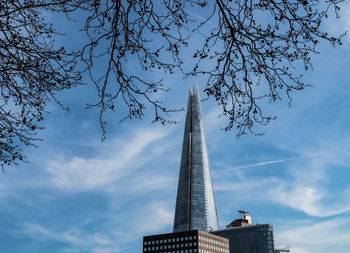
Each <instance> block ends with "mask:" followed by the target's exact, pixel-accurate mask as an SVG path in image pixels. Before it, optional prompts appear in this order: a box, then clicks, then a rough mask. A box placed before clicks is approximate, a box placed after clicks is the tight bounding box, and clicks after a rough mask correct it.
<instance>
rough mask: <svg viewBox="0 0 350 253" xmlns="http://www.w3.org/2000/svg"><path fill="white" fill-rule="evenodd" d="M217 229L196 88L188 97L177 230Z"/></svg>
mask: <svg viewBox="0 0 350 253" xmlns="http://www.w3.org/2000/svg"><path fill="white" fill-rule="evenodd" d="M217 229H219V223H218V217H217V212H216V206H215V199H214V192H213V186H212V182H211V175H210V166H209V158H208V151H207V146H206V142H205V135H204V128H203V122H202V111H201V102H200V98H199V91H198V87H196V88H194V89H190V93H189V97H188V106H187V113H186V122H185V131H184V138H183V145H182V156H181V165H180V175H179V183H178V189H177V198H176V208H175V217H174V229H173V231H174V232H181V231H189V230H203V231H210V230H217Z"/></svg>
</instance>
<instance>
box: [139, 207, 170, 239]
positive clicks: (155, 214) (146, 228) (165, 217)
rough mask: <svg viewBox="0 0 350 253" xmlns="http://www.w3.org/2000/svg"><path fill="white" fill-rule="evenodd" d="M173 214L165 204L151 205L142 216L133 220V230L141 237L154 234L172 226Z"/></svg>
mask: <svg viewBox="0 0 350 253" xmlns="http://www.w3.org/2000/svg"><path fill="white" fill-rule="evenodd" d="M173 219H174V213H173V210H171V209H170V208H169V206H168V205H167V203H165V202H153V203H151V204H150V205H149V206H148V207H147V208H146V210H144V212H142V215H140V216H138V217H137V218H136V219H135V224H133V225H134V226H135V228H136V229H137V232H138V233H139V234H141V235H143V234H146V233H155V232H157V231H159V230H161V229H164V228H166V227H168V226H170V225H172V224H173Z"/></svg>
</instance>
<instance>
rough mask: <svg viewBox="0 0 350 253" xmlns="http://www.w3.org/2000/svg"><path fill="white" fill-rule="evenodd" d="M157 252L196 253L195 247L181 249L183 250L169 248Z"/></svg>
mask: <svg viewBox="0 0 350 253" xmlns="http://www.w3.org/2000/svg"><path fill="white" fill-rule="evenodd" d="M158 252H159V253H196V252H198V251H197V249H183V250H169V251H158ZM158 252H157V253H158Z"/></svg>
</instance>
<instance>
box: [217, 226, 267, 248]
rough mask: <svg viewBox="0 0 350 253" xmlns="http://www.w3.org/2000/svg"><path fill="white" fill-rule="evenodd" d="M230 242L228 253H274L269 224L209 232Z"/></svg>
mask: <svg viewBox="0 0 350 253" xmlns="http://www.w3.org/2000/svg"><path fill="white" fill-rule="evenodd" d="M211 233H213V234H215V235H218V236H221V237H225V238H227V239H229V241H230V253H274V239H273V227H272V225H269V224H262V225H246V226H237V227H228V228H226V229H222V230H216V231H213V232H211Z"/></svg>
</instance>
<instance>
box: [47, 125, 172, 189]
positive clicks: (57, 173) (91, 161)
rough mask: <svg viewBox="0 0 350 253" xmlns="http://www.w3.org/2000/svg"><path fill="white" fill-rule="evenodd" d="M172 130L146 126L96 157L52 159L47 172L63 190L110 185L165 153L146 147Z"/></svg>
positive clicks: (51, 179) (51, 180)
mask: <svg viewBox="0 0 350 253" xmlns="http://www.w3.org/2000/svg"><path fill="white" fill-rule="evenodd" d="M168 134H169V131H164V130H161V129H144V130H139V131H137V132H135V133H134V134H133V135H132V136H131V137H129V136H126V137H125V138H123V141H114V142H112V144H111V145H109V149H108V150H104V151H105V152H103V153H102V152H99V153H102V154H101V155H100V156H99V157H97V158H83V157H74V158H72V159H71V160H69V161H65V160H61V161H52V162H50V163H49V165H48V168H47V171H48V172H49V174H50V175H51V178H50V182H51V183H52V184H53V185H54V186H56V187H58V188H61V189H64V190H71V191H80V190H92V189H96V188H100V187H103V186H107V185H108V184H110V183H112V182H115V181H116V180H118V179H120V178H122V177H124V176H126V175H129V174H130V173H134V170H135V169H136V168H139V167H141V166H142V165H143V164H145V163H146V162H147V161H149V160H152V159H154V158H155V157H156V156H158V155H160V154H161V153H162V152H164V149H156V148H152V149H147V147H148V145H149V144H151V143H154V142H156V141H159V140H161V139H162V138H164V137H166V136H167V135H168Z"/></svg>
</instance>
